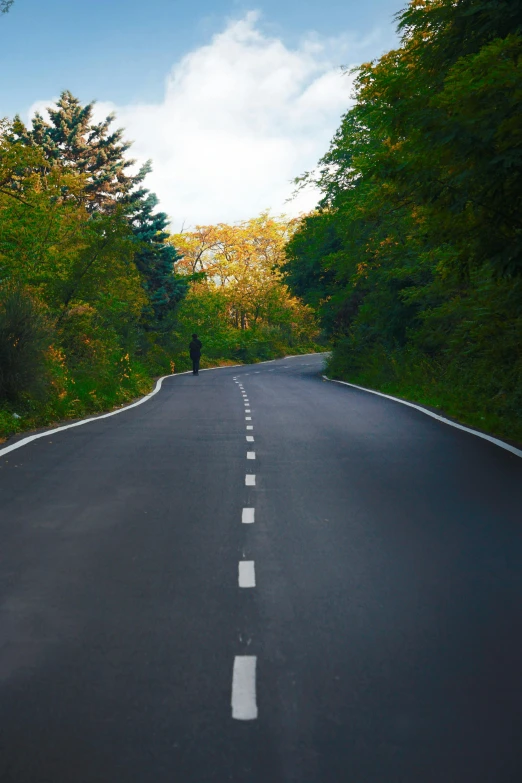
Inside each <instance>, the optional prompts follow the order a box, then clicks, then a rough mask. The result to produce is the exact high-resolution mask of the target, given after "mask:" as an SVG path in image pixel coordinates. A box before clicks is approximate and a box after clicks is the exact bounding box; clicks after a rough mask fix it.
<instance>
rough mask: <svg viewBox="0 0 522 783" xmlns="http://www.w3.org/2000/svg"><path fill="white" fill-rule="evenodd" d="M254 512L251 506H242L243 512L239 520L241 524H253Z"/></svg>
mask: <svg viewBox="0 0 522 783" xmlns="http://www.w3.org/2000/svg"><path fill="white" fill-rule="evenodd" d="M254 514H255V509H253V508H244V509H243V512H242V514H241V522H242V523H243V525H253V524H254Z"/></svg>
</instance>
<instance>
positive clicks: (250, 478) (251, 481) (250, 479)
mask: <svg viewBox="0 0 522 783" xmlns="http://www.w3.org/2000/svg"><path fill="white" fill-rule="evenodd" d="M255 485H256V474H255V473H247V474H246V476H245V486H246V487H255Z"/></svg>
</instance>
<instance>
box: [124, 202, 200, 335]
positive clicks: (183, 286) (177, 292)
mask: <svg viewBox="0 0 522 783" xmlns="http://www.w3.org/2000/svg"><path fill="white" fill-rule="evenodd" d="M157 204H158V199H157V198H156V196H155V195H154V194H153V193H150V194H148V195H147V196H146V197H144V198H141V199H140V200H138V201H136V202H134V204H133V209H132V213H131V214H132V217H131V227H132V231H133V235H134V240H135V242H136V244H137V245H138V249H137V251H136V253H135V256H134V260H135V263H136V266H137V268H138V270H139V272H140V273H141V274H142V276H143V280H144V286H145V290H146V292H147V295H148V298H149V302H150V305H149V310H150V315H152V322H156V323H158V324H159V323H160V322H161V321H163V320H164V318H165V316H166V315H168V313H169V312H172V311H173V310H174V309H175V308H176V306H177V304H178V303H179V302H180V301H181V299H183V297H184V296H185V294H186V293H187V288H188V282H187V280H186V279H185V278H184V277H183V276H180V275H176V274H175V273H174V267H175V264H176V262H177V261H178V260H179V258H180V256H179V255H178V253H177V251H176V249H175V248H174V246H173V244H172V243H167V242H166V239H167V238H168V236H169V234H168V233H167V232H166V231H165V229H166V227H167V224H168V218H167V215H166V214H165V213H164V212H154V209H155V207H156V206H157ZM148 323H149V325H150V323H151V320H150V318H149V319H148Z"/></svg>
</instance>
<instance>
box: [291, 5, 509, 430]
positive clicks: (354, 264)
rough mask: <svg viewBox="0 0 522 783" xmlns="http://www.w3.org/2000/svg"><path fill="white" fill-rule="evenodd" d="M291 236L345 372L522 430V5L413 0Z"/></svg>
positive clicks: (360, 90) (481, 423)
mask: <svg viewBox="0 0 522 783" xmlns="http://www.w3.org/2000/svg"><path fill="white" fill-rule="evenodd" d="M398 25H399V31H400V34H401V36H402V38H401V45H400V47H399V48H398V49H396V50H394V51H391V52H388V53H387V54H385V55H384V56H383V57H381V58H380V59H379V60H377V61H376V62H372V63H367V64H364V65H362V66H361V67H360V68H358V69H357V70H356V82H355V105H354V107H353V108H352V109H350V110H349V111H348V112H347V113H346V114H345V115H344V117H343V119H342V123H341V126H340V128H339V129H338V131H337V133H336V134H335V136H334V138H333V141H332V143H331V146H330V149H329V151H328V152H327V153H326V154H325V156H324V157H323V158H322V160H321V161H320V164H319V167H318V170H317V171H316V172H315V173H311V174H306V175H305V176H304V177H302V178H300V179H299V180H297V182H298V184H299V185H302V184H306V183H307V182H310V181H315V182H316V183H317V184H318V185H319V187H320V189H321V191H322V199H321V202H320V204H319V206H318V208H317V210H316V211H315V212H314V213H313V214H311V215H309V216H308V217H306V218H305V219H304V220H303V221H302V223H301V225H300V227H299V229H298V230H297V232H296V233H295V234H294V236H293V238H292V239H291V241H290V242H289V244H288V246H287V263H286V266H285V267H284V269H285V271H286V273H287V275H288V277H287V280H288V282H289V284H290V287H291V289H292V290H293V292H294V293H295V294H296V295H297V296H300V297H302V298H303V299H304V301H305V302H307V303H308V304H310V305H312V306H313V307H314V308H316V309H317V312H318V313H319V315H320V320H321V323H322V326H323V329H324V330H325V332H326V334H327V335H328V336H329V337H330V338H331V340H332V341H333V346H334V349H333V356H332V359H331V362H330V367H329V371H330V373H331V374H332V375H334V376H335V377H338V378H345V379H348V380H351V381H354V382H356V383H361V384H363V385H368V386H372V387H374V388H379V389H381V390H386V391H390V392H391V393H395V394H398V395H399V396H404V397H407V398H410V399H415V400H419V401H422V402H424V403H427V404H431V405H433V406H436V407H440V408H443V409H445V410H446V411H447V412H448V413H449V414H453V415H455V416H457V417H460V418H462V419H463V420H465V421H468V422H470V423H472V424H474V425H476V426H478V427H482V428H484V429H488V430H491V431H494V432H497V433H499V434H501V435H504V436H507V437H512V438H513V439H518V440H519V441H520V440H521V439H522V34H521V31H522V3H521V2H519V1H518V0H495V2H491V0H412V1H411V2H410V3H409V5H408V6H407V7H406V9H405V10H404V11H402V12H401V13H400V14H399V15H398Z"/></svg>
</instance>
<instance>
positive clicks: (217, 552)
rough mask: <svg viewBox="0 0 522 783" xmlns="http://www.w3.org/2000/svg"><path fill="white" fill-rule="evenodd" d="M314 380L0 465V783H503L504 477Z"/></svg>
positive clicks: (508, 774) (156, 412)
mask: <svg viewBox="0 0 522 783" xmlns="http://www.w3.org/2000/svg"><path fill="white" fill-rule="evenodd" d="M321 366H322V357H321V356H305V357H292V358H288V359H283V360H278V361H276V362H270V363H263V364H260V365H254V366H252V365H251V366H244V367H233V368H226V369H219V370H213V371H208V372H201V373H200V375H199V376H198V377H194V376H192V375H182V376H178V377H174V378H168V379H166V380H165V381H164V384H163V387H162V389H161V391H160V392H158V394H156V395H155V396H154V397H152V398H151V399H150V400H148V401H147V402H145V403H144V404H143V405H140V406H138V407H135V408H132V409H129V410H126V411H123V412H121V413H120V414H118V415H116V416H113V417H110V418H106V419H99V420H97V421H95V422H92V423H89V424H86V425H85V426H81V427H77V428H74V429H70V430H67V431H65V432H61V433H55V434H52V433H51V434H49V435H47V436H46V437H43V438H41V439H39V440H36V441H34V442H33V443H30V444H29V445H26V446H24V447H22V448H20V449H18V450H16V451H12V452H11V453H9V454H7V455H5V457H2V458H0V781H1V783H148V782H149V781H150V783H167V781H168V783H214V782H215V783H226V781H232V782H233V783H468V781H469V782H470V783H520V781H521V780H522V622H521V615H522V612H521V597H522V460H521V459H520V458H518V457H517V456H515V455H513V454H510V453H509V452H507V451H504V450H503V449H501V448H499V447H498V446H495V445H493V444H491V443H488V442H487V441H484V440H481V439H480V438H477V437H475V436H473V435H470V434H468V433H465V432H462V431H460V430H457V429H454V428H453V427H450V426H448V425H446V424H443V423H441V422H438V421H435V420H434V419H432V418H429V417H428V416H426V415H424V414H422V413H421V412H419V411H417V410H414V409H412V408H408V407H406V406H403V405H401V404H400V403H397V402H394V401H392V400H387V399H383V398H381V397H377V396H375V395H372V394H369V393H366V392H363V391H359V390H356V389H353V388H350V387H347V386H341V385H338V384H334V383H329V382H327V381H324V380H323V379H322V378H321ZM250 428H251V429H250ZM247 438H248V439H247Z"/></svg>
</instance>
